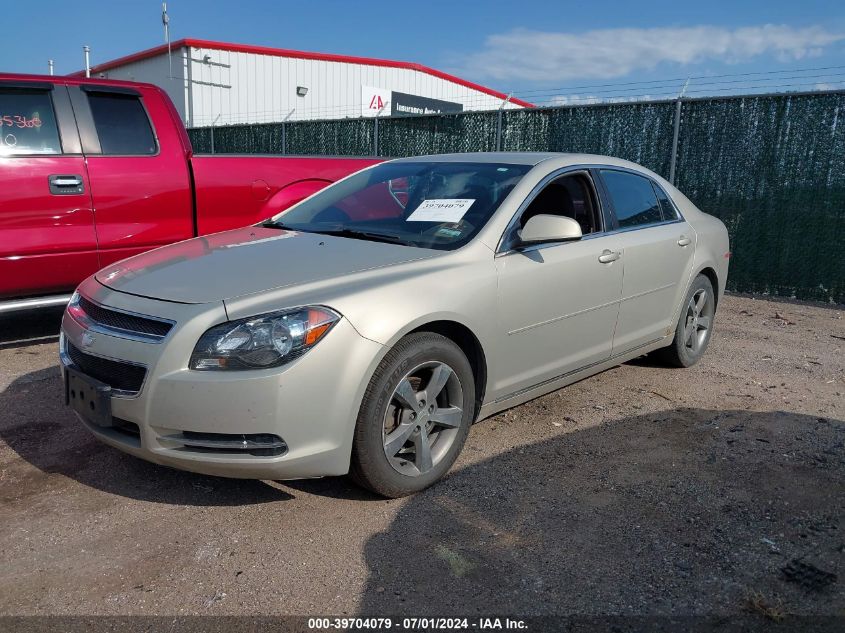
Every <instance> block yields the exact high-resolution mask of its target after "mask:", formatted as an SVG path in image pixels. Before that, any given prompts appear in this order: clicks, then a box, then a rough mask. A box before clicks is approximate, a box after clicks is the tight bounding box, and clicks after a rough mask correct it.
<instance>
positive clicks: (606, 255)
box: [599, 249, 622, 264]
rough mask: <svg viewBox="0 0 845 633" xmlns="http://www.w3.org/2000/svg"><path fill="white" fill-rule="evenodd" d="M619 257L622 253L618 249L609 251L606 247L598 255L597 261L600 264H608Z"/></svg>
mask: <svg viewBox="0 0 845 633" xmlns="http://www.w3.org/2000/svg"><path fill="white" fill-rule="evenodd" d="M620 257H622V253H620V252H619V251H611V250H608V249H604V250H603V251H602V252H601V255H599V261H600V262H601V263H602V264H609V263H611V262H615V261H616V260H617V259H619V258H620Z"/></svg>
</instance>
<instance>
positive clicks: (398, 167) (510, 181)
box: [270, 161, 531, 250]
mask: <svg viewBox="0 0 845 633" xmlns="http://www.w3.org/2000/svg"><path fill="white" fill-rule="evenodd" d="M530 168H531V166H530V165H512V164H502V163H458V162H451V161H444V162H436V161H426V162H404V161H399V162H387V163H382V164H380V165H376V166H375V167H372V168H370V169H365V170H364V171H361V172H359V173H357V174H353V175H352V176H350V177H349V178H346V179H344V180H342V181H340V182H338V183H336V184H334V185H331V186H329V187H326V188H325V189H323V190H322V191H321V192H319V193H317V194H315V195H314V196H312V197H311V198H309V199H307V200H305V201H303V202H301V203H299V204H298V205H295V206H293V207H291V208H290V209H288V210H287V211H284V212H282V214H280V215H278V216H276V217H275V218H273V221H272V222H271V223H270V225H274V224H276V225H279V226H280V227H283V228H289V229H293V230H298V231H307V232H312V233H328V234H332V233H334V234H340V235H344V236H346V237H350V238H354V237H358V238H360V239H365V238H370V239H383V240H385V241H387V240H389V241H393V242H395V243H397V244H406V245H409V246H419V247H423V248H434V249H438V250H452V249H455V248H459V247H460V246H462V245H463V244H466V243H467V242H469V240H471V239H472V238H473V236H475V235H476V234H477V233H478V231H479V230H481V227H483V226H484V225H485V224H486V223H487V221H488V220H489V219H490V218H491V217H492V215H493V214H494V213H495V211H496V209H498V208H499V206H500V205H501V204H502V202H503V201H504V199H505V198H506V197H507V196H508V194H510V192H511V191H512V190H513V188H514V187H515V186H516V184H517V183H518V182H519V181H520V180H521V179H522V177H523V176H524V175H525V174H526V173H527V172H528V171H529V169H530Z"/></svg>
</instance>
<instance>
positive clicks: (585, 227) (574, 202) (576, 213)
mask: <svg viewBox="0 0 845 633" xmlns="http://www.w3.org/2000/svg"><path fill="white" fill-rule="evenodd" d="M592 190H593V188H592V185H591V184H590V183H589V181H588V180H587V178H586V177H585V176H583V175H581V174H576V175H569V176H563V177H561V178H557V179H556V180H553V181H552V182H550V183H549V184H548V185H546V186H545V187H544V188H543V190H542V191H540V193H538V194H537V196H536V197H535V198H534V199H533V200H532V201H531V204H529V205H528V208H526V209H525V211H524V212H523V214H522V217H521V218H520V226H525V223H526V222H527V221H528V220H530V219H531V218H533V217H534V216H535V215H541V214H542V215H563V216H566V217H568V218H572V219H573V220H575V221H576V222H578V224H580V225H581V233H582V234H584V235H588V234H590V233H595V232H596V231H600V230H601V224H600V223H599V219H598V206H597V205H596V203H595V198H594V196H593V193H592Z"/></svg>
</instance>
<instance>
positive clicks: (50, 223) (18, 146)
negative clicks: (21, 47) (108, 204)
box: [0, 81, 98, 298]
mask: <svg viewBox="0 0 845 633" xmlns="http://www.w3.org/2000/svg"><path fill="white" fill-rule="evenodd" d="M97 268H98V259H97V237H96V234H95V230H94V212H93V209H92V207H91V188H90V186H89V183H88V174H87V173H86V169H85V160H84V158H83V157H82V153H81V148H80V143H79V134H78V132H77V131H76V125H75V124H74V122H73V112H72V110H71V108H70V103H69V100H68V96H67V89H66V88H65V86H63V85H61V84H58V85H56V84H52V83H43V84H42V83H29V82H27V83H15V82H4V81H0V298H11V297H23V296H32V295H48V294H57V293H65V292H70V291H71V290H73V288H74V287H75V286H76V284H78V283H79V282H80V281H81V280H82V279H84V278H85V277H87V276H88V275H90V274H92V273H94V272H96V270H97Z"/></svg>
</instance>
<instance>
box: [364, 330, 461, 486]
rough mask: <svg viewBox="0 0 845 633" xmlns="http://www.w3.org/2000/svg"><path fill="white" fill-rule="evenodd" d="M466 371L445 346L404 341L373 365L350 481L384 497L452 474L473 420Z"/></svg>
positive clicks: (437, 341)
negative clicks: (449, 471)
mask: <svg viewBox="0 0 845 633" xmlns="http://www.w3.org/2000/svg"><path fill="white" fill-rule="evenodd" d="M474 407H475V380H474V376H473V373H472V367H471V366H470V364H469V361H468V360H467V358H466V356H465V355H464V353H463V352H462V351H461V349H460V348H459V347H458V346H457V345H456V344H455V343H454V342H453V341H451V340H450V339H448V338H446V337H445V336H441V335H440V334H435V333H433V332H418V333H415V334H410V335H408V336H406V337H405V338H403V339H402V340H400V341H399V343H397V344H396V346H395V347H394V348H393V349H391V350H390V351H389V352H388V353H387V355H386V356H385V357H384V359H383V360H382V361H381V363H380V364H379V366H378V368H377V369H376V371H375V373H374V374H373V377H372V379H371V380H370V384H369V385H368V387H367V391H366V392H365V394H364V399H363V402H362V403H361V410H360V412H359V413H358V421H357V423H356V425H355V436H354V439H353V444H352V462H351V467H350V471H349V474H350V476H351V477H352V478H353V479H354V480H355V481H356V482H357V483H358V484H359V485H361V486H363V487H365V488H369V489H370V490H372V491H373V492H375V493H378V494H380V495H383V496H385V497H404V496H406V495H409V494H413V493H415V492H418V491H420V490H423V489H425V488H427V487H428V486H430V485H431V484H433V483H434V482H436V481H437V480H438V479H440V478H441V477H442V476H443V475H444V474H446V472H447V471H448V470H449V468H451V466H452V464H453V463H454V462H455V459H456V458H457V457H458V454H459V453H460V452H461V449H462V448H463V445H464V442H465V441H466V437H467V435H468V434H469V429H470V426H471V425H472V420H473V417H474Z"/></svg>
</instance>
